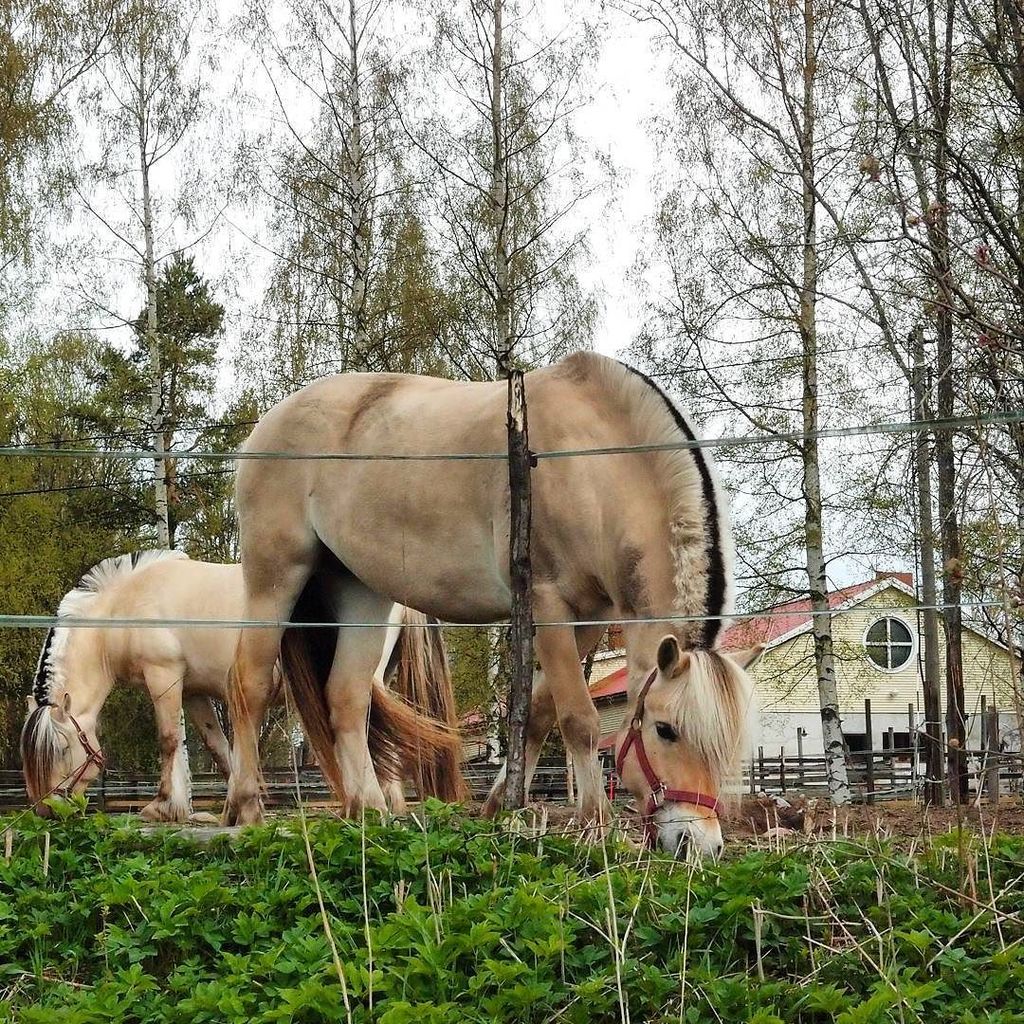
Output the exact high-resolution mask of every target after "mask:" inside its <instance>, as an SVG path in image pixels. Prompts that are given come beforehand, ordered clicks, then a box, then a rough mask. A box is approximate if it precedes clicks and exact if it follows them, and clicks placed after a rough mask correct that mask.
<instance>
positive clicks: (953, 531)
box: [928, 0, 968, 803]
mask: <svg viewBox="0 0 1024 1024" xmlns="http://www.w3.org/2000/svg"><path fill="white" fill-rule="evenodd" d="M943 27H944V38H943V42H942V44H941V45H942V49H941V53H940V49H939V46H940V44H939V39H938V32H937V21H936V12H935V4H934V3H933V2H931V0H930V2H929V4H928V45H929V51H930V53H929V56H930V60H929V65H930V66H929V72H928V75H929V89H930V91H931V94H932V95H931V105H932V109H933V111H934V113H935V118H936V125H935V128H936V131H935V156H934V160H935V202H934V204H933V205H932V207H931V209H930V210H929V211H928V215H929V217H930V223H929V233H928V237H929V242H930V244H931V259H932V274H933V277H934V281H933V288H934V291H935V300H936V301H935V305H936V334H937V336H938V337H937V345H936V367H935V368H936V373H937V375H938V401H937V412H938V417H939V419H946V418H950V417H952V416H953V415H954V401H953V397H954V381H953V299H954V295H953V272H952V263H951V257H950V241H949V154H948V145H949V138H948V131H949V112H950V102H951V90H952V62H953V54H952V31H953V5H952V0H946V4H945V24H944V26H943ZM940 57H941V65H940ZM935 464H936V475H937V478H938V512H939V528H940V531H941V537H942V561H943V577H942V603H943V605H944V608H943V613H942V618H943V622H944V624H945V627H946V739H947V742H948V743H949V759H948V763H947V769H946V772H947V777H948V780H949V795H950V798H951V799H952V800H953V801H955V802H957V803H965V802H966V801H967V799H968V785H967V783H968V779H967V759H966V758H965V757H964V755H963V750H964V747H965V743H966V738H967V735H966V734H967V714H966V706H965V701H964V667H963V647H962V643H963V613H962V611H961V608H960V601H961V599H962V586H961V580H962V572H963V567H962V563H961V558H962V553H961V550H960V524H959V521H958V518H957V510H956V463H955V454H954V451H953V435H952V433H951V432H950V431H948V430H942V431H939V432H938V433H937V435H936V438H935Z"/></svg>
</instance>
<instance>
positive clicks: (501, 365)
mask: <svg viewBox="0 0 1024 1024" xmlns="http://www.w3.org/2000/svg"><path fill="white" fill-rule="evenodd" d="M503 13H504V0H494V34H493V37H492V40H491V161H492V163H491V221H492V231H493V242H494V356H495V363H496V364H497V368H498V375H499V376H504V375H505V374H506V373H507V372H508V369H509V367H510V366H511V360H512V352H511V335H512V324H511V309H512V303H511V296H510V295H509V274H508V167H507V166H506V162H507V159H508V157H507V154H506V152H505V110H504V98H503V96H504V73H505V68H504V59H505V58H504V52H503V47H502V16H503Z"/></svg>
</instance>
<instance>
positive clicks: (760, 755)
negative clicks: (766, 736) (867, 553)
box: [757, 747, 764, 789]
mask: <svg viewBox="0 0 1024 1024" xmlns="http://www.w3.org/2000/svg"><path fill="white" fill-rule="evenodd" d="M757 777H758V781H759V782H760V783H761V788H762V789H764V747H758V748H757Z"/></svg>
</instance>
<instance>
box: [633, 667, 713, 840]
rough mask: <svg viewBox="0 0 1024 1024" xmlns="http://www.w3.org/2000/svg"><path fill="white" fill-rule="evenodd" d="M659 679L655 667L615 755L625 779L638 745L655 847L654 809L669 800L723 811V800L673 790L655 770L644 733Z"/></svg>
mask: <svg viewBox="0 0 1024 1024" xmlns="http://www.w3.org/2000/svg"><path fill="white" fill-rule="evenodd" d="M657 678H658V670H657V669H656V668H654V669H651V674H650V675H649V676H648V677H647V679H646V681H645V682H644V685H643V686H642V687H641V688H640V694H639V695H638V697H637V699H636V708H635V710H634V711H633V717H632V718H631V719H630V722H629V732H627V733H626V738H625V740H623V742H622V746H620V747H619V753H618V756H617V757H616V758H615V774H616V775H618V777H619V780H620V781H621V780H622V769H623V767H624V766H625V764H626V757H627V755H628V754H629V752H630V750H632V749H633V748H636V759H637V761H638V763H639V764H640V771H641V772H643V776H644V779H645V780H646V782H647V785H648V786H650V787H651V788H650V792H649V793H648V795H647V800H646V803H645V805H644V812H643V823H644V838H645V839H646V841H647V845H648V846H651V847H653V846H654V840H655V838H656V829H655V826H654V812H655V811H657V809H658V808H659V807H661V805H662V804H663V803H665V802H666V801H668V802H669V803H678V804H690V805H691V806H694V807H706V808H707V809H708V810H709V811H712V812H713V813H714V814H715V815H717V814H718V812H719V803H718V801H717V800H716V799H715V798H714V797H712V796H707V795H706V794H704V793H697V792H694V791H693V790H689V789H669V788H668V786H666V785H665V783H664V782H663V781H662V780H661V779H659V778H658V773H657V772H656V771H655V770H654V766H653V765H652V764H651V761H650V758H649V757H648V756H647V749H646V747H645V746H644V736H643V723H644V705H645V702H646V701H647V694H648V693H649V692H650V689H651V687H652V686H653V685H654V680H655V679H657Z"/></svg>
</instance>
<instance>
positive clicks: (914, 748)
mask: <svg viewBox="0 0 1024 1024" xmlns="http://www.w3.org/2000/svg"><path fill="white" fill-rule="evenodd" d="M907 738H908V739H909V741H910V789H911V793H912V794H914V795H916V794H917V763H918V757H919V749H920V745H919V744H918V742H917V728H916V723H915V722H914V705H913V704H908V705H907Z"/></svg>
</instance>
